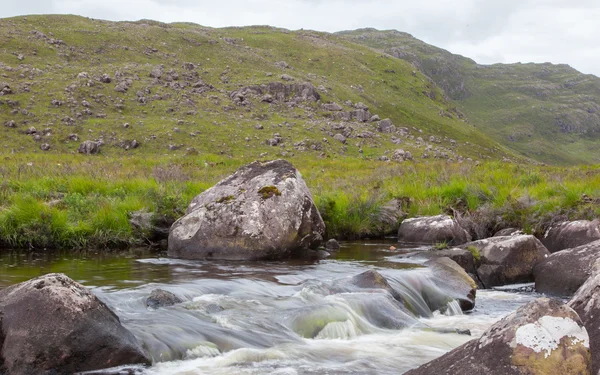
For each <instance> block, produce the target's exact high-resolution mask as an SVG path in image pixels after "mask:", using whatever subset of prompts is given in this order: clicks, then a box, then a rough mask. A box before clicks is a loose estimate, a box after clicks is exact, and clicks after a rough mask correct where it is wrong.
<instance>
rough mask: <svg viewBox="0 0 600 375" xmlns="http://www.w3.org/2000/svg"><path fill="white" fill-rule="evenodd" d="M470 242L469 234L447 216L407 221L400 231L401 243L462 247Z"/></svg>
mask: <svg viewBox="0 0 600 375" xmlns="http://www.w3.org/2000/svg"><path fill="white" fill-rule="evenodd" d="M470 240H471V236H470V235H469V233H467V231H466V230H464V229H463V228H462V227H461V226H460V225H459V224H458V222H457V221H456V220H454V219H453V218H451V217H450V216H447V215H438V216H425V217H415V218H411V219H406V220H404V221H403V222H402V224H400V229H399V230H398V241H400V242H414V243H428V244H431V243H446V244H448V245H460V244H463V243H465V242H467V241H470Z"/></svg>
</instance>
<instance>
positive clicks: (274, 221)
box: [168, 160, 325, 260]
mask: <svg viewBox="0 0 600 375" xmlns="http://www.w3.org/2000/svg"><path fill="white" fill-rule="evenodd" d="M324 233H325V224H324V223H323V220H322V218H321V215H320V214H319V211H318V209H317V208H316V206H315V204H314V202H313V200H312V195H311V193H310V191H309V190H308V188H307V186H306V183H305V182H304V180H303V179H302V177H301V175H300V173H299V172H298V170H297V169H296V168H294V166H293V165H291V164H290V163H289V162H287V161H285V160H275V161H270V162H254V163H251V164H249V165H246V166H244V167H242V168H240V169H239V170H238V171H237V172H235V173H234V174H233V175H231V176H230V177H228V178H226V179H224V180H222V181H221V182H219V183H218V184H217V185H215V186H214V187H212V188H210V189H208V190H207V191H205V192H204V193H202V194H200V195H198V196H197V197H196V198H194V199H193V200H192V202H191V203H190V205H189V207H188V209H187V214H186V215H185V216H184V217H182V218H180V219H179V220H177V221H176V222H175V223H174V224H173V226H172V227H171V231H170V234H169V251H168V254H169V256H171V257H175V258H185V259H250V260H254V259H276V258H283V257H288V256H293V255H301V254H302V253H303V252H305V251H306V250H308V249H311V248H312V249H314V248H316V247H318V246H319V244H320V243H321V241H322V238H323V235H324Z"/></svg>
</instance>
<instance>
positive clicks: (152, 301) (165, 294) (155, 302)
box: [146, 289, 183, 308]
mask: <svg viewBox="0 0 600 375" xmlns="http://www.w3.org/2000/svg"><path fill="white" fill-rule="evenodd" d="M182 302H183V300H182V299H181V298H179V297H177V296H176V295H175V294H173V293H171V292H169V291H166V290H162V289H154V290H153V291H152V293H150V296H149V297H148V298H147V299H146V306H148V307H152V308H158V307H165V306H173V305H176V304H178V303H182Z"/></svg>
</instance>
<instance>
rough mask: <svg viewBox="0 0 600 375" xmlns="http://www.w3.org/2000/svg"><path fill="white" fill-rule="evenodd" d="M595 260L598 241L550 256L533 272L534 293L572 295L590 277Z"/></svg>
mask: <svg viewBox="0 0 600 375" xmlns="http://www.w3.org/2000/svg"><path fill="white" fill-rule="evenodd" d="M596 259H600V240H598V241H594V242H591V243H588V244H585V245H581V246H578V247H575V248H573V249H565V250H561V251H557V252H556V253H553V254H551V255H550V256H549V257H547V258H546V259H544V260H543V261H542V262H540V263H538V264H537V265H536V266H535V268H534V270H533V275H534V277H535V289H536V291H538V292H540V293H546V294H552V295H555V296H570V295H572V294H573V293H575V292H576V291H577V289H579V287H580V286H581V285H583V283H584V282H585V281H586V280H587V279H588V278H589V277H590V275H591V274H592V268H593V265H594V262H595V261H596Z"/></svg>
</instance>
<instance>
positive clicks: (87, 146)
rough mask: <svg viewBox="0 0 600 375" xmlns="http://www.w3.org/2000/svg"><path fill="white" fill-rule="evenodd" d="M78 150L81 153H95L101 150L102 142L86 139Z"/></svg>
mask: <svg viewBox="0 0 600 375" xmlns="http://www.w3.org/2000/svg"><path fill="white" fill-rule="evenodd" d="M77 152H79V153H80V154H86V155H93V154H97V153H99V152H100V142H94V141H89V140H88V141H85V142H83V143H82V144H80V145H79V148H78V149H77Z"/></svg>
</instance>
